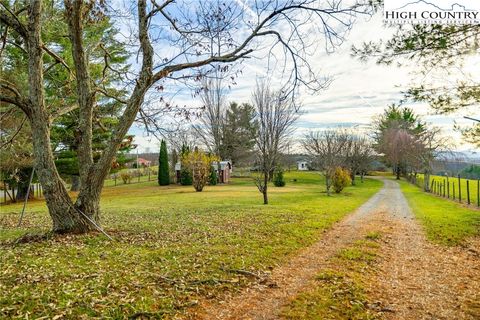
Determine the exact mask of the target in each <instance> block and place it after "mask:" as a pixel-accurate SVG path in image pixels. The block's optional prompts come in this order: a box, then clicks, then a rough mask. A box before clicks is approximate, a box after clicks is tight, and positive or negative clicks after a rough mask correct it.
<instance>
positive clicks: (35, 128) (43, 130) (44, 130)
mask: <svg viewBox="0 0 480 320" xmlns="http://www.w3.org/2000/svg"><path fill="white" fill-rule="evenodd" d="M40 117H41V115H38V116H36V117H35V119H36V121H32V122H31V126H32V133H33V151H34V154H35V161H36V169H37V175H38V179H39V180H40V183H41V184H42V188H43V194H44V196H45V201H46V203H47V207H48V210H49V213H50V217H51V218H52V223H53V231H54V232H58V233H66V232H74V233H82V232H87V231H90V230H91V229H92V225H91V223H90V222H89V221H88V220H87V219H85V218H84V217H83V216H82V215H81V214H80V213H79V212H78V211H77V210H76V208H75V206H74V205H73V202H72V200H71V199H70V196H69V195H68V192H67V189H66V188H65V185H64V183H63V181H62V179H61V178H60V175H59V174H58V172H57V168H56V167H55V162H54V158H53V153H52V149H51V144H50V128H49V126H48V121H40V120H39V119H41V118H40Z"/></svg>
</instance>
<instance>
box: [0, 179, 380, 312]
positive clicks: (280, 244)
mask: <svg viewBox="0 0 480 320" xmlns="http://www.w3.org/2000/svg"><path fill="white" fill-rule="evenodd" d="M293 179H296V180H297V181H296V182H293V181H292V180H293ZM286 180H287V186H286V187H284V188H274V187H272V188H271V194H270V201H271V205H268V206H264V205H262V204H261V202H262V199H261V194H260V193H259V192H258V191H257V189H256V187H255V186H254V185H253V184H252V182H251V180H249V179H242V178H237V179H234V180H233V182H232V183H231V184H230V185H218V186H213V187H207V188H205V190H204V191H203V192H201V193H196V192H194V190H193V187H191V186H187V187H182V186H169V187H159V186H158V185H156V182H155V181H152V182H145V183H137V184H131V185H119V186H116V187H109V188H105V190H104V193H103V197H102V203H101V206H102V214H103V222H102V223H103V226H104V227H105V229H106V231H107V232H108V233H110V234H111V235H112V236H113V237H114V238H115V239H116V241H114V242H110V241H108V240H107V239H106V238H105V237H103V236H101V235H99V234H89V235H82V236H62V237H55V238H51V239H49V240H45V241H41V242H34V243H28V244H19V245H13V244H11V243H10V242H11V241H12V240H13V239H15V238H16V237H18V236H20V235H22V234H24V233H26V232H44V231H46V230H48V228H49V223H50V221H49V217H48V214H47V211H46V207H45V204H44V203H43V202H42V201H33V202H32V203H30V204H29V205H28V207H27V212H26V216H25V220H24V222H25V224H24V226H23V227H22V228H21V229H20V230H19V229H16V228H15V225H16V222H17V220H18V216H19V212H20V210H21V205H20V204H17V205H8V206H3V207H0V210H1V212H0V242H3V244H1V245H0V270H1V272H0V318H16V317H21V318H25V317H26V316H27V315H28V316H29V317H31V318H38V317H42V316H44V317H46V318H53V317H54V316H58V317H59V318H60V317H62V316H63V317H66V318H75V319H77V318H89V319H90V318H102V319H104V318H125V317H128V316H141V315H145V316H149V317H153V318H161V317H164V318H172V317H173V316H174V315H175V314H178V313H181V312H182V311H183V310H185V309H186V308H188V307H190V306H192V305H195V304H196V303H197V301H198V300H199V299H205V298H207V299H215V298H216V297H217V298H218V297H219V296H222V295H223V294H225V293H228V292H234V291H236V290H238V289H239V288H241V287H242V286H245V285H247V284H248V283H249V282H250V281H253V280H252V279H251V278H248V277H247V276H243V275H241V274H238V273H236V272H232V271H233V270H239V269H241V270H248V271H253V272H266V271H268V270H269V269H270V268H272V267H274V266H275V265H276V264H278V263H280V262H282V261H285V260H286V259H288V256H289V255H290V254H294V253H295V251H296V250H298V249H299V248H302V247H305V246H308V245H309V244H311V243H313V242H314V241H316V240H318V239H319V238H320V237H321V235H322V231H323V230H325V229H326V228H328V227H330V226H331V225H332V224H333V223H334V222H336V221H338V220H340V219H341V218H342V217H344V216H345V215H346V214H347V213H349V212H351V211H353V210H354V209H355V208H357V207H358V206H360V205H361V204H362V203H364V202H365V201H366V200H367V199H368V198H369V197H371V196H372V195H373V194H374V193H375V192H376V191H378V190H379V189H380V187H381V185H382V183H381V182H380V181H375V180H366V182H365V183H363V184H361V183H358V184H357V186H355V187H349V188H347V189H346V190H345V193H343V194H340V195H334V196H332V197H327V196H326V194H325V188H324V186H323V181H321V178H320V176H319V175H318V174H316V173H309V172H307V173H299V172H292V173H286Z"/></svg>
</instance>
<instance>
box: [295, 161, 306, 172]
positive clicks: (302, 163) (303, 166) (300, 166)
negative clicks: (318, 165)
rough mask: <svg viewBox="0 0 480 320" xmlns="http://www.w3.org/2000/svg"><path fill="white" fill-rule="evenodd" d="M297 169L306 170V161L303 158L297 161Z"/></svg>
mask: <svg viewBox="0 0 480 320" xmlns="http://www.w3.org/2000/svg"><path fill="white" fill-rule="evenodd" d="M297 169H298V171H308V162H307V161H305V160H301V161H297Z"/></svg>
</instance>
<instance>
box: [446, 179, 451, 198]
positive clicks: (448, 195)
mask: <svg viewBox="0 0 480 320" xmlns="http://www.w3.org/2000/svg"><path fill="white" fill-rule="evenodd" d="M447 199H450V182H448V181H447Z"/></svg>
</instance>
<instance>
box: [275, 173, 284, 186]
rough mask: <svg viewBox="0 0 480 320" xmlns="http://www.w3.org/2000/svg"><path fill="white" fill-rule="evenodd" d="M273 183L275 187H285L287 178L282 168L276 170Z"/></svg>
mask: <svg viewBox="0 0 480 320" xmlns="http://www.w3.org/2000/svg"><path fill="white" fill-rule="evenodd" d="M273 185H274V186H275V187H285V179H284V178H283V170H282V169H278V170H275V173H274V176H273Z"/></svg>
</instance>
